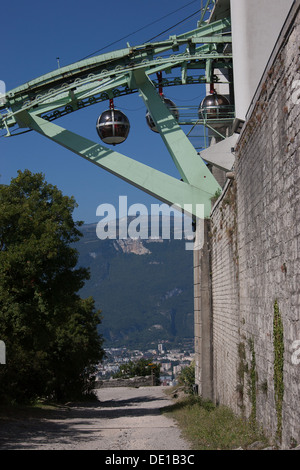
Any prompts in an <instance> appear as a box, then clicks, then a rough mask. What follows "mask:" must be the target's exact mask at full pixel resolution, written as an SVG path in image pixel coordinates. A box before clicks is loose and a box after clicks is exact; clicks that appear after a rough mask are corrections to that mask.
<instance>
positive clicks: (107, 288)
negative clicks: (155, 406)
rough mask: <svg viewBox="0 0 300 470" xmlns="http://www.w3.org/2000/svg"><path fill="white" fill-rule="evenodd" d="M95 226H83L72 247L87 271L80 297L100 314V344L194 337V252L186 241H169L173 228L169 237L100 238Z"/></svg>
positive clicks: (144, 343)
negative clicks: (88, 275) (91, 301)
mask: <svg viewBox="0 0 300 470" xmlns="http://www.w3.org/2000/svg"><path fill="white" fill-rule="evenodd" d="M130 220H132V219H130ZM130 220H129V222H130ZM148 222H149V223H151V221H150V219H149V221H148ZM162 223H163V222H162ZM117 224H118V222H117ZM96 227H97V223H94V224H85V225H83V226H82V227H81V228H80V230H81V232H82V234H83V236H82V238H81V240H80V241H79V242H77V243H76V244H75V248H76V249H77V250H78V253H79V257H78V265H79V266H83V267H87V268H89V270H90V279H89V280H88V281H86V283H85V286H84V287H83V288H82V289H81V291H80V292H79V293H80V295H81V296H82V297H88V296H92V297H93V298H94V299H95V305H96V308H97V309H100V310H101V311H102V316H103V319H102V323H101V325H100V328H99V332H100V333H101V334H102V335H103V337H104V339H105V343H104V346H105V347H113V346H116V347H120V346H127V347H131V348H132V347H134V348H138V347H141V348H148V347H153V345H156V344H157V343H158V342H163V341H168V342H171V343H173V344H177V343H180V342H181V341H182V340H183V339H184V338H188V339H191V338H193V325H194V320H193V254H192V253H193V252H192V251H189V250H186V249H185V242H186V241H185V240H184V239H174V238H172V236H174V230H173V228H172V227H171V230H170V232H171V233H170V234H171V238H170V239H163V238H155V239H151V238H148V239H140V238H139V239H130V238H127V239H118V238H116V239H105V240H100V239H99V238H98V237H97V234H96ZM161 228H162V226H161V225H160V229H161Z"/></svg>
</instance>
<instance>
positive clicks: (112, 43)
mask: <svg viewBox="0 0 300 470" xmlns="http://www.w3.org/2000/svg"><path fill="white" fill-rule="evenodd" d="M196 1H198V0H193V1H192V2H189V3H187V4H186V5H184V6H182V7H180V8H177V10H174V11H171V12H170V13H168V14H167V15H165V16H162V17H161V18H158V19H157V20H154V21H152V23H149V24H147V25H146V26H143V27H141V28H139V29H137V30H136V31H133V32H132V33H130V34H127V35H126V36H123V37H122V38H120V39H117V40H116V41H114V42H111V43H110V44H107V45H106V46H103V47H102V48H101V49H98V50H97V51H95V52H92V53H91V54H89V55H87V56H85V57H83V58H82V59H80V60H84V59H87V58H88V57H91V56H93V55H95V54H98V53H99V52H101V51H103V50H104V49H107V48H108V47H110V46H114V45H115V44H117V43H118V42H120V41H123V40H124V39H127V38H129V37H130V36H133V35H134V34H136V33H139V32H140V31H142V30H143V29H145V28H148V27H149V26H152V25H154V24H155V23H158V22H159V21H161V20H163V19H165V18H167V17H169V16H170V15H173V14H174V13H177V12H178V11H180V10H182V9H183V8H185V7H187V6H189V5H191V4H192V3H196ZM198 11H200V10H198ZM197 13H198V12H197ZM194 14H195V13H194ZM192 16H193V15H192ZM173 27H174V26H172V28H173ZM161 34H163V33H161ZM159 36H160V34H159ZM146 42H148V41H146Z"/></svg>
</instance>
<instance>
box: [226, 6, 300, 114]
mask: <svg viewBox="0 0 300 470" xmlns="http://www.w3.org/2000/svg"><path fill="white" fill-rule="evenodd" d="M219 1H220V2H223V1H225V2H227V1H228V0H219ZM293 1H294V0H230V6H231V22H232V53H233V70H234V85H235V106H236V117H237V118H239V119H243V120H244V119H245V116H246V113H247V110H248V108H249V106H250V103H251V100H252V98H253V95H254V93H255V91H256V88H257V86H258V84H259V81H260V78H261V76H262V74H263V72H264V69H265V66H266V63H267V61H268V59H269V57H270V55H271V52H272V50H273V48H274V46H275V43H276V41H277V38H278V36H279V33H280V31H281V28H282V26H283V24H284V21H285V19H286V17H287V15H288V12H289V9H290V8H291V6H292V3H293Z"/></svg>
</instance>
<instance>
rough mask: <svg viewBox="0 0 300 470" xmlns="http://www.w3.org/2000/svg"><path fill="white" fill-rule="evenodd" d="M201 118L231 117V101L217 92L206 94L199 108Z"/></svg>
mask: <svg viewBox="0 0 300 470" xmlns="http://www.w3.org/2000/svg"><path fill="white" fill-rule="evenodd" d="M198 116H199V118H200V119H226V118H229V117H230V103H229V101H228V99H227V98H226V97H225V96H222V95H219V94H217V93H216V92H214V93H212V94H210V95H208V96H206V97H205V98H204V99H203V100H202V102H201V103H200V106H199V108H198Z"/></svg>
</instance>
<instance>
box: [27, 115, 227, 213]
mask: <svg viewBox="0 0 300 470" xmlns="http://www.w3.org/2000/svg"><path fill="white" fill-rule="evenodd" d="M20 118H21V119H22V121H23V122H24V125H26V126H27V127H29V128H31V129H33V130H35V131H36V132H38V133H39V134H42V135H44V136H45V137H47V138H49V139H50V140H52V141H54V142H56V143H57V144H59V145H61V146H63V147H65V148H67V149H68V150H71V151H72V152H74V153H76V154H77V155H79V156H81V157H83V158H85V159H86V160H88V161H90V162H92V163H94V164H95V165H97V166H99V167H100V168H103V169H104V170H106V171H108V172H110V173H112V174H113V175H116V176H118V177H119V178H121V179H123V180H124V181H127V182H128V183H130V184H131V185H133V186H135V187H137V188H139V189H141V190H142V191H144V192H146V193H148V194H150V195H152V196H154V197H156V198H157V199H159V200H160V201H162V202H164V203H166V204H169V205H174V207H177V208H178V209H179V210H182V211H184V212H186V213H189V214H191V215H193V216H199V205H203V214H202V215H203V217H208V216H209V214H210V210H211V197H212V195H213V193H214V192H215V191H216V190H218V189H219V185H218V183H217V182H216V181H215V183H214V184H213V185H212V186H211V188H210V191H209V192H208V191H207V190H205V189H202V188H201V187H200V186H201V183H202V181H198V187H195V186H193V185H191V184H188V183H186V182H184V181H180V180H178V179H176V178H174V177H172V176H169V175H167V174H165V173H163V172H161V171H158V170H156V169H154V168H151V167H149V166H147V165H145V164H143V163H140V162H138V161H136V160H134V159H132V158H129V157H127V156H125V155H122V154H120V153H118V152H115V151H113V150H111V149H109V148H107V147H105V146H103V145H101V144H97V143H95V142H93V141H91V140H89V139H86V138H85V137H81V136H79V135H77V134H75V133H73V132H70V131H68V130H66V129H64V128H62V127H60V126H58V125H56V124H54V123H52V122H49V121H46V120H44V119H42V118H40V117H39V116H37V115H35V114H33V113H28V112H27V111H23V112H22V115H21V116H20ZM212 191H213V192H212Z"/></svg>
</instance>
